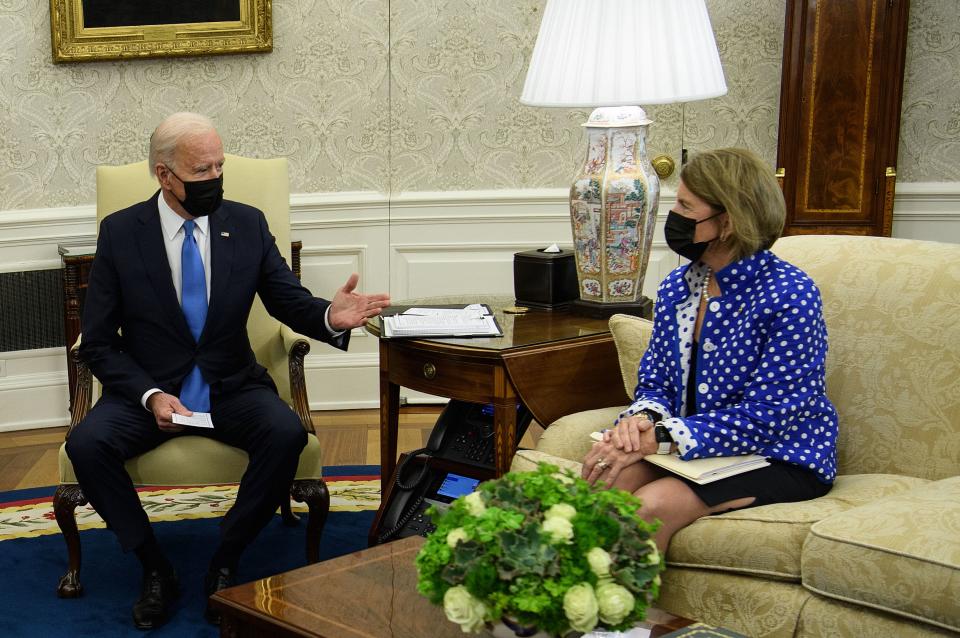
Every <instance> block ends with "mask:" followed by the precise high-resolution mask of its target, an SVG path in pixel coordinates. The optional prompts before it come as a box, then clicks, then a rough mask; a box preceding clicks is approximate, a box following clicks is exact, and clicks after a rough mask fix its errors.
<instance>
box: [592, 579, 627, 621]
mask: <svg viewBox="0 0 960 638" xmlns="http://www.w3.org/2000/svg"><path fill="white" fill-rule="evenodd" d="M635 603H636V600H634V598H633V594H631V593H630V591H629V590H627V589H626V588H625V587H621V586H620V585H617V584H616V583H613V582H602V583H600V584H599V585H597V606H598V607H599V609H600V620H602V621H603V622H605V623H609V624H611V625H616V624H618V623H620V622H623V619H624V618H626V617H627V616H628V615H630V612H632V611H633V606H634V604H635Z"/></svg>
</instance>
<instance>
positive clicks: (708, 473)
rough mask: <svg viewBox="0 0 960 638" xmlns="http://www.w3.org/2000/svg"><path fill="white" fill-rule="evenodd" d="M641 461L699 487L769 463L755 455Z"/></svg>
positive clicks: (652, 457)
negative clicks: (686, 479) (688, 480)
mask: <svg viewBox="0 0 960 638" xmlns="http://www.w3.org/2000/svg"><path fill="white" fill-rule="evenodd" d="M643 460H644V461H647V462H648V463H653V464H654V465H659V466H660V467H662V468H663V469H665V470H668V471H670V472H673V473H674V474H679V475H680V476H683V477H685V478H688V479H690V480H691V481H693V482H694V483H699V484H700V485H706V484H707V483H713V482H714V481H719V480H720V479H723V478H727V477H728V476H735V475H737V474H742V473H743V472H749V471H750V470H759V469H760V468H761V467H767V466H768V465H770V461H768V460H767V459H766V458H765V457H762V456H759V455H757V454H743V455H740V456H716V457H709V458H703V459H691V460H689V461H681V460H680V457H679V456H677V455H676V454H648V455H647V456H645V457H643Z"/></svg>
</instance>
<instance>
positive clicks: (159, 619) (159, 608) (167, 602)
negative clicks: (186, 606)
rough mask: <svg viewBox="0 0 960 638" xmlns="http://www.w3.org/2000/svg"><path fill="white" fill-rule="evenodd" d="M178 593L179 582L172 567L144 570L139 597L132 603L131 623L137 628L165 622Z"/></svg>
mask: <svg viewBox="0 0 960 638" xmlns="http://www.w3.org/2000/svg"><path fill="white" fill-rule="evenodd" d="M179 595H180V584H179V583H178V582H177V574H176V572H174V571H173V570H172V569H171V570H169V571H162V570H159V569H151V570H148V571H145V572H144V573H143V586H142V588H141V591H140V599H139V600H138V601H137V602H135V603H134V604H133V624H134V625H136V627H137V629H156V628H157V627H159V626H160V625H162V624H163V623H165V622H167V616H168V615H169V613H170V609H171V608H172V607H173V603H174V602H175V601H176V600H177V596H179Z"/></svg>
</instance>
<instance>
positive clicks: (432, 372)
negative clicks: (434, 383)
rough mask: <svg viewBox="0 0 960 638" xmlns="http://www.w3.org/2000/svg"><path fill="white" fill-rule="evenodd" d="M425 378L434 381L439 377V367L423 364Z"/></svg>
mask: <svg viewBox="0 0 960 638" xmlns="http://www.w3.org/2000/svg"><path fill="white" fill-rule="evenodd" d="M423 376H424V377H425V378H427V379H432V378H434V377H435V376H437V366H435V365H433V364H432V363H425V364H423Z"/></svg>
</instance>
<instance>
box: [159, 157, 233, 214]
mask: <svg viewBox="0 0 960 638" xmlns="http://www.w3.org/2000/svg"><path fill="white" fill-rule="evenodd" d="M167 170H168V171H170V172H171V173H173V176H174V177H176V178H177V179H179V180H180V183H181V184H183V190H184V193H185V194H186V197H184V199H180V198H179V197H177V196H176V195H174V197H177V201H178V202H180V205H181V206H183V209H184V210H185V211H187V212H188V213H190V215H192V216H193V217H205V216H207V215H209V214H210V213H212V212H213V211H215V210H217V209H218V208H220V204H221V203H222V202H223V173H220V176H219V177H214V178H213V179H204V180H200V181H199V182H185V181H183V180H182V179H180V176H179V175H177V174H176V173H174V172H173V169H172V168H170V167H169V166H167Z"/></svg>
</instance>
